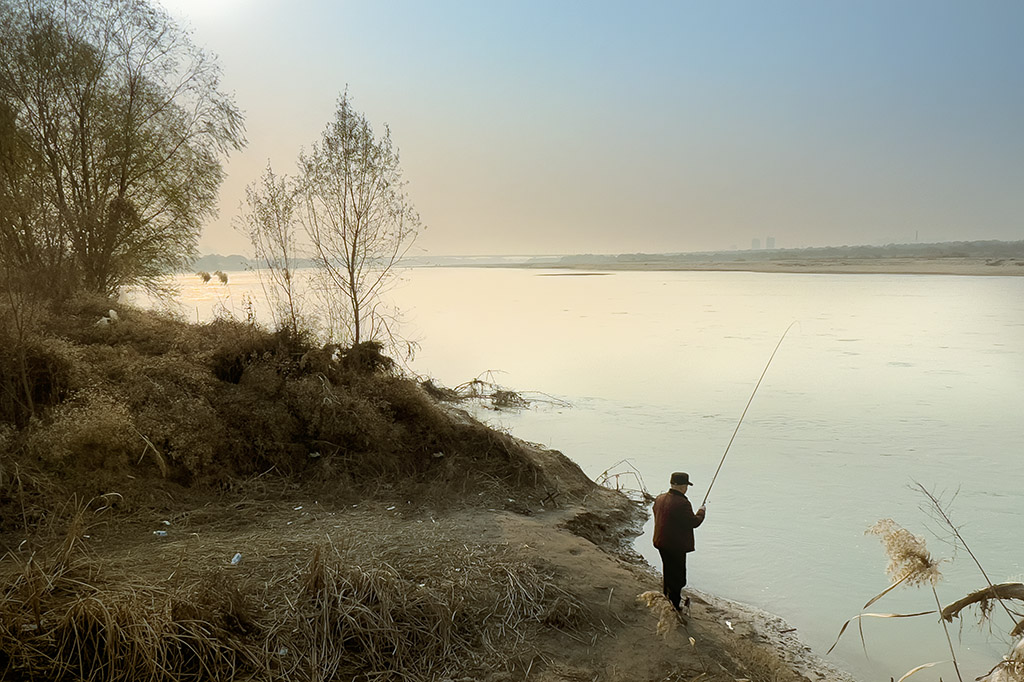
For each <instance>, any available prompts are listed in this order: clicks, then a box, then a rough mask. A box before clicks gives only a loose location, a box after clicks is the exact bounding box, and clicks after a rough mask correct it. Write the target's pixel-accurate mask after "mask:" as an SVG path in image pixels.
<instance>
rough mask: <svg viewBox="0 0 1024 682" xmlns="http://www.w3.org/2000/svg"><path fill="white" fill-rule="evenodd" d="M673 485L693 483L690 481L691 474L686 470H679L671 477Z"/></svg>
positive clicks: (670, 480)
mask: <svg viewBox="0 0 1024 682" xmlns="http://www.w3.org/2000/svg"><path fill="white" fill-rule="evenodd" d="M669 482H670V483H671V484H672V485H693V484H692V483H690V474H688V473H686V472H684V471H677V472H675V473H674V474H672V478H671V479H669Z"/></svg>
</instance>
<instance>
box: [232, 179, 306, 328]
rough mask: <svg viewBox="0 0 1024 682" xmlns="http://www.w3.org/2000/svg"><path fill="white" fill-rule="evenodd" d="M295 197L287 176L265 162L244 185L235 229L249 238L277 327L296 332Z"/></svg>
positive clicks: (299, 305)
mask: <svg viewBox="0 0 1024 682" xmlns="http://www.w3.org/2000/svg"><path fill="white" fill-rule="evenodd" d="M296 202H297V196H296V193H295V190H294V188H293V187H292V183H291V182H290V181H289V179H288V178H287V177H284V176H278V175H275V174H274V169H273V168H272V167H271V165H270V164H269V163H268V164H267V168H266V170H265V171H264V172H263V175H262V176H261V177H260V179H259V180H257V181H256V182H253V183H251V184H250V185H249V186H248V187H246V188H245V206H243V207H242V213H241V216H240V224H239V230H240V231H241V232H242V233H243V234H245V235H246V236H247V237H248V238H249V242H250V243H251V244H252V248H253V252H254V256H255V257H256V261H257V263H258V264H259V271H258V274H259V278H260V283H261V284H262V285H263V290H264V293H265V294H266V295H267V298H268V299H269V302H270V304H271V307H272V309H273V314H274V318H275V319H274V321H275V323H276V325H277V327H278V328H286V329H289V330H290V331H291V333H292V334H299V333H300V332H301V331H302V330H303V329H304V328H305V325H306V324H308V321H307V320H305V319H304V316H303V294H302V287H300V286H297V285H296V281H295V268H296V260H297V258H298V251H297V250H298V248H299V232H300V231H301V229H302V228H301V226H300V225H299V224H298V221H297V215H296Z"/></svg>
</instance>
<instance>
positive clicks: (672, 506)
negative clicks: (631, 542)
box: [654, 489, 704, 552]
mask: <svg viewBox="0 0 1024 682" xmlns="http://www.w3.org/2000/svg"><path fill="white" fill-rule="evenodd" d="M703 522H704V512H703V511H698V512H697V513H696V514H694V513H693V507H692V506H691V505H690V500H688V499H687V498H686V495H684V494H682V493H681V492H679V491H678V490H675V489H672V490H669V491H668V492H667V493H662V494H661V495H658V498H657V499H656V500H654V546H655V547H657V548H658V549H667V550H674V551H677V552H679V551H682V552H692V551H693V529H694V528H696V527H697V526H699V525H700V524H701V523H703Z"/></svg>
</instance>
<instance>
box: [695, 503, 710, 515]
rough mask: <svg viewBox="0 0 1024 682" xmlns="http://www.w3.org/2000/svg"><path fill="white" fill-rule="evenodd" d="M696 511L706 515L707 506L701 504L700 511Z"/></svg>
mask: <svg viewBox="0 0 1024 682" xmlns="http://www.w3.org/2000/svg"><path fill="white" fill-rule="evenodd" d="M697 511H699V512H700V513H702V514H707V512H708V506H707V505H706V504H702V505H701V506H700V509H698V510H697Z"/></svg>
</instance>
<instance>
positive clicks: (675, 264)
mask: <svg viewBox="0 0 1024 682" xmlns="http://www.w3.org/2000/svg"><path fill="white" fill-rule="evenodd" d="M522 267H531V268H532V267H537V268H542V267H543V268H555V269H565V270H571V271H578V270H591V271H598V272H609V271H645V270H649V271H654V270H661V271H722V272H787V273H795V272H802V273H816V274H850V275H868V274H905V275H965V276H999V277H1020V276H1024V259H1017V258H1009V259H984V258H932V259H929V258H861V259H858V258H810V259H780V260H771V259H761V258H757V257H756V256H744V257H737V258H736V259H734V260H679V261H671V260H639V261H630V262H621V263H608V262H593V263H586V262H574V263H572V264H568V265H557V266H552V265H550V264H548V265H536V266H533V265H526V266H522Z"/></svg>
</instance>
